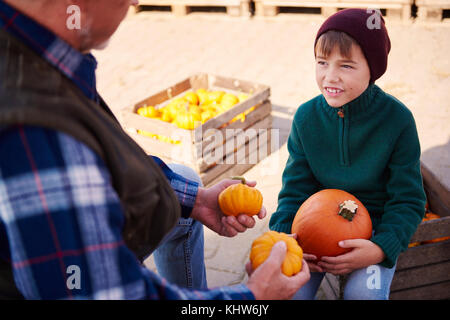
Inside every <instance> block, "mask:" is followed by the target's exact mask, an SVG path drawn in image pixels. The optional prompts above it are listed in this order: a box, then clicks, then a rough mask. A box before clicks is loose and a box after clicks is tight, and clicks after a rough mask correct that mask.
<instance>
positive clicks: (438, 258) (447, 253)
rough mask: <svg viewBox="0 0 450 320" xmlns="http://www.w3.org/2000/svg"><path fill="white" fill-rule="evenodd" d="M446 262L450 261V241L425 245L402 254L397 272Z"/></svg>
mask: <svg viewBox="0 0 450 320" xmlns="http://www.w3.org/2000/svg"><path fill="white" fill-rule="evenodd" d="M446 260H450V241H444V242H437V243H430V244H424V245H420V246H418V247H414V248H409V249H408V250H406V251H405V252H403V253H402V254H400V256H399V258H398V262H397V271H400V270H403V269H408V268H412V267H418V266H421V265H426V264H431V263H438V262H442V261H446ZM449 277H450V274H449ZM449 280H450V278H449Z"/></svg>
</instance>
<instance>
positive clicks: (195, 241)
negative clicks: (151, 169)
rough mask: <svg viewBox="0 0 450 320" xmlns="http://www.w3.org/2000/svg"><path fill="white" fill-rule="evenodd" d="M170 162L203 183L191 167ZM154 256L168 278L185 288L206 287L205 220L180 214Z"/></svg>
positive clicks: (163, 274)
mask: <svg viewBox="0 0 450 320" xmlns="http://www.w3.org/2000/svg"><path fill="white" fill-rule="evenodd" d="M168 166H169V167H170V169H172V171H174V172H176V173H177V174H179V175H181V176H183V177H185V178H187V179H190V180H193V181H197V182H199V183H200V185H202V183H201V180H200V177H199V176H198V174H197V173H196V172H195V171H194V170H192V169H191V168H189V167H186V166H184V165H180V164H172V163H171V164H168ZM153 258H154V260H155V264H156V268H157V270H158V273H159V274H160V275H161V276H162V277H164V278H165V279H166V280H167V281H168V282H170V283H172V284H176V285H178V286H180V287H185V288H192V289H206V288H207V283H206V269H205V261H204V237H203V224H201V223H200V222H198V221H196V220H193V219H192V218H188V219H184V218H180V220H179V221H178V224H177V225H176V226H175V228H174V229H173V230H172V231H171V232H170V233H168V234H167V235H166V236H165V237H164V239H163V240H162V242H161V244H160V245H159V246H158V248H157V249H156V250H155V251H154V252H153Z"/></svg>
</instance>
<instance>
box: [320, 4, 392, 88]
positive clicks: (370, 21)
mask: <svg viewBox="0 0 450 320" xmlns="http://www.w3.org/2000/svg"><path fill="white" fill-rule="evenodd" d="M329 30H336V31H342V32H345V33H346V34H348V35H349V36H351V37H352V38H353V39H355V41H356V42H358V44H359V45H360V47H361V49H362V51H363V53H364V55H365V57H366V60H367V63H368V65H369V68H370V82H371V83H373V82H375V80H377V79H378V78H379V77H381V76H382V75H383V73H384V72H385V71H386V68H387V60H388V54H389V51H390V50H391V41H390V40H389V36H388V33H387V30H386V26H385V25H384V19H383V17H382V16H381V15H380V14H379V13H377V11H374V10H370V9H367V10H365V9H344V10H341V11H338V12H336V13H335V14H333V15H332V16H330V17H329V18H328V19H327V20H325V22H324V23H323V24H322V26H321V27H320V29H319V31H318V32H317V36H316V40H315V42H314V48H315V47H316V43H317V40H318V39H319V37H320V36H321V35H322V34H323V33H325V32H327V31H329Z"/></svg>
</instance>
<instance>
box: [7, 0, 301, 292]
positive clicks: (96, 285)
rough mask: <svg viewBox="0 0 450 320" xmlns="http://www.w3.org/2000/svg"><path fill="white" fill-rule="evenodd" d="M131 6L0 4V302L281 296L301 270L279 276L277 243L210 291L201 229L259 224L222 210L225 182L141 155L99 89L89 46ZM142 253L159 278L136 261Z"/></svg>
mask: <svg viewBox="0 0 450 320" xmlns="http://www.w3.org/2000/svg"><path fill="white" fill-rule="evenodd" d="M130 5H137V1H132V0H58V1H54V0H0V154H1V157H0V298H1V297H3V298H28V299H60V298H62V299H66V298H86V299H91V298H92V299H105V298H106V299H186V298H187V299H198V298H203V299H230V298H231V299H236V298H237V299H243V298H250V299H251V298H257V299H273V298H290V297H291V295H292V294H293V293H295V292H296V291H297V290H298V289H299V287H300V286H302V285H303V284H304V283H305V282H306V281H308V279H309V270H308V268H307V264H306V263H304V269H303V270H302V271H301V272H300V273H299V274H297V275H296V276H293V277H291V278H288V277H285V276H284V275H283V274H281V272H280V265H281V263H282V261H283V259H284V255H285V252H286V248H285V245H284V244H283V243H282V242H281V243H279V244H277V245H276V246H274V249H273V250H272V253H271V255H270V257H269V258H268V260H267V261H266V263H265V264H263V265H262V266H260V267H259V268H258V269H257V270H255V271H253V272H252V271H249V273H251V275H250V277H249V280H248V282H247V284H246V285H245V284H240V285H236V286H231V287H221V288H217V289H212V290H208V289H207V288H206V274H205V267H204V261H203V225H206V226H207V227H209V228H210V229H212V230H214V231H216V232H217V233H219V234H221V235H223V236H235V235H236V234H237V233H238V232H244V231H245V230H246V229H247V228H251V227H253V226H254V224H255V220H254V219H253V218H251V217H248V216H245V215H240V216H238V217H237V218H235V217H225V216H223V214H222V212H221V211H220V209H219V206H218V204H217V196H218V194H219V193H220V191H222V190H223V189H224V188H226V187H227V186H228V185H230V184H232V183H234V182H232V181H231V180H224V181H222V182H220V183H218V184H217V185H215V186H213V187H211V188H203V187H202V186H201V184H200V182H199V179H198V176H197V175H196V174H195V173H194V172H193V171H192V170H189V169H188V168H186V167H183V166H179V165H178V166H177V165H172V166H171V167H170V168H169V167H168V166H167V165H166V164H164V163H163V162H162V161H161V160H160V159H158V158H156V157H149V156H147V155H146V154H145V153H144V152H143V151H142V150H141V149H140V148H139V147H138V146H137V145H136V144H135V143H134V141H133V140H131V139H130V138H129V137H128V135H127V134H126V133H125V132H124V131H123V130H122V129H121V127H120V125H119V123H118V122H117V120H116V119H115V118H114V115H113V113H112V112H111V111H110V109H109V108H108V107H107V105H106V104H105V102H104V101H103V100H102V99H101V97H100V95H99V94H98V93H97V90H96V80H95V69H96V60H95V58H94V57H93V56H92V55H91V54H90V53H89V52H90V50H91V49H94V48H104V47H105V46H106V44H107V42H108V39H109V38H110V37H111V35H112V34H113V33H114V32H115V30H116V29H117V27H118V26H119V24H120V22H121V21H122V20H123V19H124V17H125V15H126V13H127V11H128V9H129V7H130ZM72 9H74V11H71V10H72ZM68 13H69V14H73V15H74V16H69V14H68ZM77 14H79V16H78V18H79V20H78V22H79V25H78V26H77V23H76V22H77V21H76V18H77V16H76V15H77ZM69 18H70V19H75V20H74V21H69V20H70V19H69ZM74 22H75V23H74ZM250 185H252V186H254V185H255V183H254V182H253V183H251V184H250ZM265 214H266V212H265V209H264V208H263V209H262V210H261V212H260V213H259V215H258V216H259V218H261V219H262V218H264V216H265ZM151 253H154V256H155V261H156V264H157V267H158V271H159V273H160V275H157V274H155V273H153V272H151V271H150V270H148V269H146V268H145V267H144V266H143V265H142V261H143V260H144V259H145V258H146V257H147V256H148V255H149V254H151ZM161 275H162V277H161Z"/></svg>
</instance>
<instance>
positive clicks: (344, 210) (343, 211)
mask: <svg viewBox="0 0 450 320" xmlns="http://www.w3.org/2000/svg"><path fill="white" fill-rule="evenodd" d="M357 209H358V205H357V204H356V202H355V201H353V200H345V201H344V202H342V203H341V204H340V205H339V213H338V214H339V215H340V216H341V217H343V218H345V219H347V220H348V221H352V220H353V217H354V216H355V214H356V210H357Z"/></svg>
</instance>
